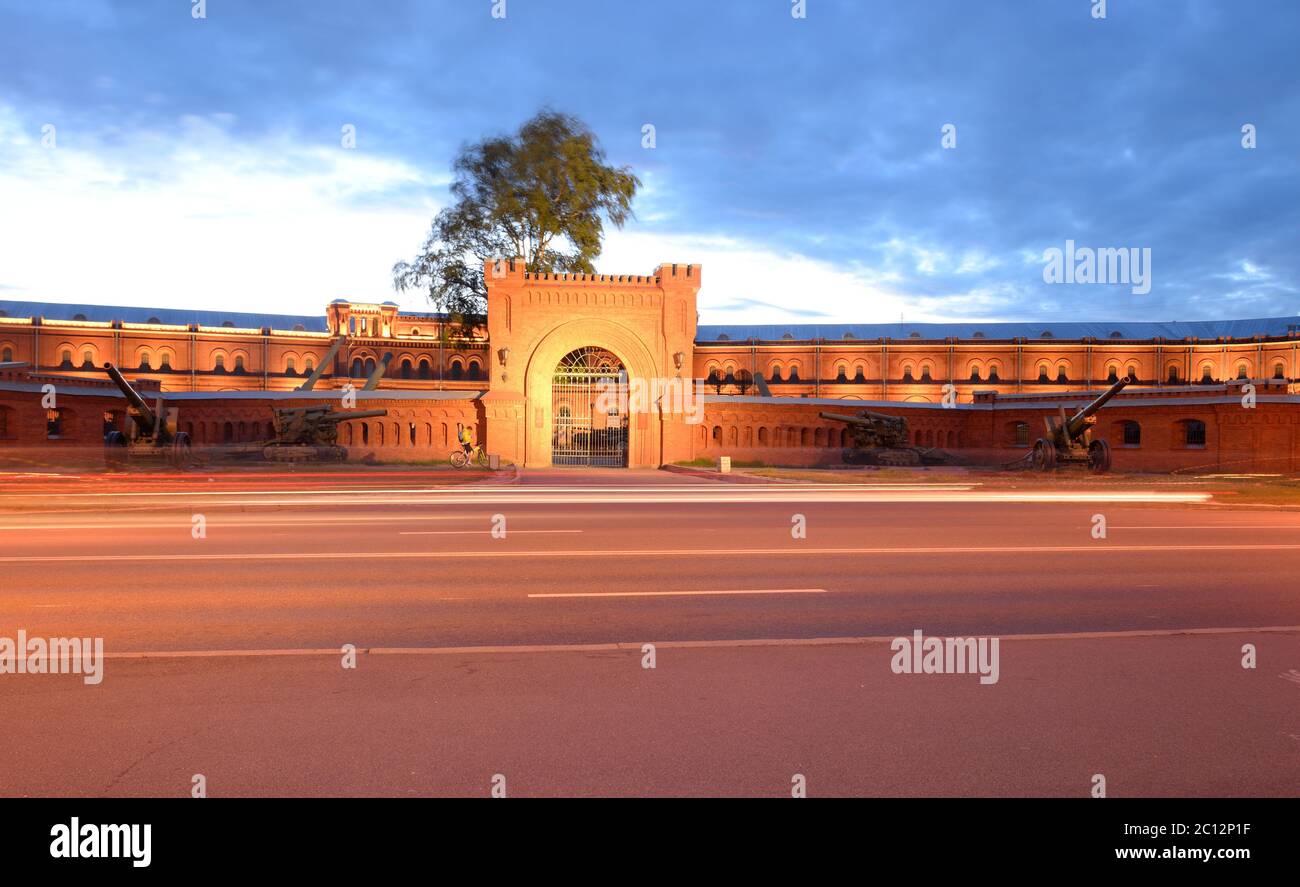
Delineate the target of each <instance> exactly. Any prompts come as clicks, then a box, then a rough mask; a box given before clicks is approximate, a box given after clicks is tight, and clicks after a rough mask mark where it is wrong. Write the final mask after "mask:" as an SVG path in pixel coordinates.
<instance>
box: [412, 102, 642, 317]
mask: <svg viewBox="0 0 1300 887" xmlns="http://www.w3.org/2000/svg"><path fill="white" fill-rule="evenodd" d="M453 169H454V170H455V180H454V181H453V182H452V186H451V193H452V196H453V197H454V198H455V202H454V203H453V204H452V205H451V206H448V207H446V208H444V209H442V210H441V211H440V212H439V213H438V215H437V216H435V217H434V220H433V225H432V227H431V229H430V231H429V236H428V237H427V238H426V239H425V242H424V245H423V246H422V247H421V248H420V254H419V255H418V256H416V257H415V259H413V260H412V261H410V262H398V263H397V264H396V265H394V266H393V286H394V288H395V289H397V290H398V291H401V292H405V291H407V290H420V289H424V290H427V292H428V296H429V301H430V302H431V303H432V304H433V305H434V307H435V309H436V310H439V311H442V312H445V313H447V314H448V315H451V317H452V320H453V323H455V324H458V325H466V326H469V325H473V324H475V323H481V322H482V319H483V317H484V314H485V312H486V307H487V281H486V280H485V279H484V273H483V267H484V263H485V262H486V261H487V260H489V259H503V260H504V259H511V258H515V257H519V258H522V259H523V260H524V263H525V270H527V271H530V272H533V273H543V272H546V273H583V274H592V273H594V272H595V266H594V265H593V264H592V262H593V260H594V259H595V258H596V257H597V256H599V255H600V249H601V240H602V238H603V236H604V221H605V220H608V221H609V222H610V223H612V224H613V225H615V226H616V227H619V228H622V227H623V224H624V223H625V222H626V221H627V220H628V219H629V218H631V217H632V198H633V197H634V196H635V195H636V191H637V188H638V187H640V185H641V181H640V179H638V178H637V177H636V176H635V175H633V174H632V173H631V171H630V170H629V169H628V168H627V167H622V168H615V167H612V166H609V165H607V164H606V163H605V152H604V151H603V150H602V149H601V147H600V145H599V143H598V142H597V140H596V137H595V135H593V134H592V132H591V131H590V130H589V129H587V127H586V126H585V125H584V124H583V123H582V122H581V121H579V120H578V119H577V118H576V117H572V116H570V115H567V114H560V113H557V112H555V111H551V110H543V111H541V112H539V113H538V114H537V115H536V116H535V117H533V118H532V119H531V120H529V121H528V122H526V123H525V124H524V125H523V126H522V127H520V129H519V132H518V133H516V134H515V135H513V136H501V137H496V138H490V139H486V140H484V141H481V142H478V143H476V144H473V145H468V146H466V147H463V148H461V150H460V153H459V154H457V156H456V160H455V162H454V164H453Z"/></svg>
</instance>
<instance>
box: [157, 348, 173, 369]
mask: <svg viewBox="0 0 1300 887" xmlns="http://www.w3.org/2000/svg"><path fill="white" fill-rule="evenodd" d="M171 368H172V356H171V354H169V353H168V352H166V351H163V352H161V353H159V355H158V369H159V370H162V371H164V372H165V371H168V370H170V369H171Z"/></svg>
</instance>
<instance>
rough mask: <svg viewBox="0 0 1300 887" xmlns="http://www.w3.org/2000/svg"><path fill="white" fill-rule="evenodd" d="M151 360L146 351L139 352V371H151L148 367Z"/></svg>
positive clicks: (150, 367)
mask: <svg viewBox="0 0 1300 887" xmlns="http://www.w3.org/2000/svg"><path fill="white" fill-rule="evenodd" d="M152 360H153V358H152V356H151V355H150V354H149V352H148V351H141V352H140V369H142V370H151V369H153V367H152V366H150V363H151V361H152Z"/></svg>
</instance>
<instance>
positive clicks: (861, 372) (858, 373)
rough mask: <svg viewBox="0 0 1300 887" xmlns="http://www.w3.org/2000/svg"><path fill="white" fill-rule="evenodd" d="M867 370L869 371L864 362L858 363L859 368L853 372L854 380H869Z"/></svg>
mask: <svg viewBox="0 0 1300 887" xmlns="http://www.w3.org/2000/svg"><path fill="white" fill-rule="evenodd" d="M866 372H867V369H866V367H864V366H863V365H862V364H858V366H857V368H856V369H855V370H854V372H853V381H854V382H865V381H867V376H866Z"/></svg>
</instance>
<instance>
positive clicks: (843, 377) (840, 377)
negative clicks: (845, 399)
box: [835, 364, 849, 384]
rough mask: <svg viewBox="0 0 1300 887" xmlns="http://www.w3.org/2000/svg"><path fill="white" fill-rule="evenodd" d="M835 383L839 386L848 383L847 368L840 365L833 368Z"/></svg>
mask: <svg viewBox="0 0 1300 887" xmlns="http://www.w3.org/2000/svg"><path fill="white" fill-rule="evenodd" d="M835 381H836V382H839V383H841V384H843V383H845V382H847V381H849V368H848V366H846V365H845V364H840V365H839V366H837V367H836V368H835Z"/></svg>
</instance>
